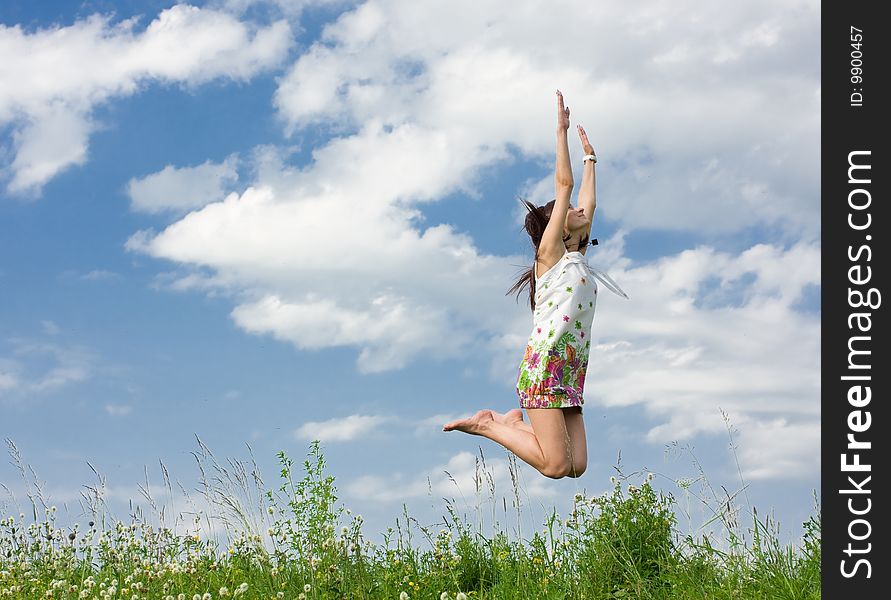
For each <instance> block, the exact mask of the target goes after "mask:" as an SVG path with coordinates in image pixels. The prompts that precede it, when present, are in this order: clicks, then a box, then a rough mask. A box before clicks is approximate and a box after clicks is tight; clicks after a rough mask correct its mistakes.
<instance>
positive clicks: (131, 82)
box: [0, 4, 292, 195]
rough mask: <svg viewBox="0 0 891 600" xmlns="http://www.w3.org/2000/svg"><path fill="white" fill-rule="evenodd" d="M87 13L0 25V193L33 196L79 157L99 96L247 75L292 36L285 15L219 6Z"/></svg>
mask: <svg viewBox="0 0 891 600" xmlns="http://www.w3.org/2000/svg"><path fill="white" fill-rule="evenodd" d="M138 24H139V19H138V18H133V19H128V20H125V21H122V22H118V23H114V22H113V21H112V18H111V17H110V16H105V15H100V14H95V15H93V16H91V17H89V18H87V19H84V20H80V21H77V22H75V23H73V24H71V25H68V26H53V27H48V28H42V29H37V30H35V31H27V30H25V29H23V28H22V27H21V26H20V25H15V26H12V27H9V26H6V25H2V24H0V55H2V56H4V57H15V59H14V60H4V61H3V62H2V63H0V128H4V129H8V130H10V131H11V132H12V135H11V141H10V147H7V148H4V152H3V155H4V156H9V157H10V159H9V160H8V161H7V162H6V164H3V165H2V169H3V179H4V180H5V184H6V189H7V191H8V192H11V193H16V194H25V195H35V194H38V193H39V192H40V189H41V188H42V186H43V185H44V184H45V183H46V182H47V181H48V180H50V179H51V178H52V177H53V176H54V175H56V174H57V173H59V172H60V171H62V170H64V169H66V168H68V167H70V166H72V165H77V164H82V163H83V162H84V161H85V160H86V159H87V152H88V142H89V136H90V134H91V133H92V132H93V131H94V130H95V128H96V123H95V122H94V120H93V118H92V116H91V114H92V110H93V108H94V107H95V106H97V105H98V104H101V103H103V102H106V101H108V100H109V99H111V98H115V97H122V96H127V95H131V94H133V93H136V92H137V91H138V90H139V89H140V88H141V87H144V86H145V85H148V84H150V83H152V82H160V83H166V84H181V85H185V86H196V85H200V84H202V83H206V82H208V81H211V80H214V79H217V78H228V79H233V80H238V81H246V80H248V79H249V78H250V77H252V76H253V75H254V74H256V73H257V72H259V71H261V70H264V69H269V68H271V67H274V66H276V65H278V64H279V63H280V62H281V60H282V59H283V58H284V57H285V56H286V54H287V51H288V49H289V48H290V46H291V44H292V34H291V27H290V25H289V24H288V22H287V21H285V20H280V21H275V22H273V23H271V24H269V25H266V26H255V25H252V24H250V23H245V22H241V21H239V20H238V19H237V18H235V17H234V16H232V15H230V14H228V13H226V12H223V11H218V10H212V9H202V8H198V7H195V6H190V5H188V4H177V5H175V6H173V7H171V8H169V9H166V10H164V11H162V12H161V13H160V14H159V15H158V16H157V17H156V18H155V19H154V20H152V21H151V22H150V23H148V25H147V26H146V27H145V28H144V29H140V28H139V27H138Z"/></svg>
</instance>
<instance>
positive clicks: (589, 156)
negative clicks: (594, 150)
mask: <svg viewBox="0 0 891 600" xmlns="http://www.w3.org/2000/svg"><path fill="white" fill-rule="evenodd" d="M589 160H590V161H591V162H595V163H596V162H597V156H596V155H595V154H588V155H586V156H585V158H583V159H582V162H583V163H586V162H588V161H589Z"/></svg>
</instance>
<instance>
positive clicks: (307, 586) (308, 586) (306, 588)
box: [303, 583, 312, 594]
mask: <svg viewBox="0 0 891 600" xmlns="http://www.w3.org/2000/svg"><path fill="white" fill-rule="evenodd" d="M311 590H312V586H311V585H309V584H308V583H307V584H306V585H304V586H303V591H304V592H306V593H307V594H308V593H309V592H310V591H311Z"/></svg>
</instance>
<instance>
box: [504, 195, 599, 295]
mask: <svg viewBox="0 0 891 600" xmlns="http://www.w3.org/2000/svg"><path fill="white" fill-rule="evenodd" d="M521 201H522V202H523V206H525V207H526V211H527V214H526V221H525V222H524V223H523V229H525V230H526V233H528V234H529V239H530V240H531V241H532V246H533V247H534V248H535V257H534V258H533V259H532V267H530V268H528V269H526V270H525V271H523V273H522V274H521V275H520V278H519V279H517V281H516V282H515V283H514V284H513V286H511V288H510V289H509V290H507V293H506V294H505V296H509V295H510V294H512V293H514V292H516V293H517V300H518V301H519V299H520V292H522V291H523V288H524V287H526V286H527V285H528V286H529V307H530V308H531V309H532V310H533V311H534V310H535V262H536V261H537V260H538V246H539V244H541V236H542V235H544V230H545V228H546V227H547V226H548V222H549V221H550V220H551V213H552V212H553V211H554V204H556V203H557V199H556V198H555V199H553V200H551V201H550V202H548V203H547V204H545V205H544V206H535V205H534V204H532V203H531V202H529V201H528V200H526V199H525V198H521ZM588 237H589V236H588V235H585V237H583V238H582V239H581V240H579V245H578V249H579V250H581V249H582V248H584V247H585V246H587V245H588ZM568 239H569V238H568V237H567V238H563V241H564V242H566V241H567V240H568Z"/></svg>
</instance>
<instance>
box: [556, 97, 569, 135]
mask: <svg viewBox="0 0 891 600" xmlns="http://www.w3.org/2000/svg"><path fill="white" fill-rule="evenodd" d="M568 129H569V107H568V106H563V94H561V93H560V90H557V131H566V130H568Z"/></svg>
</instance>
